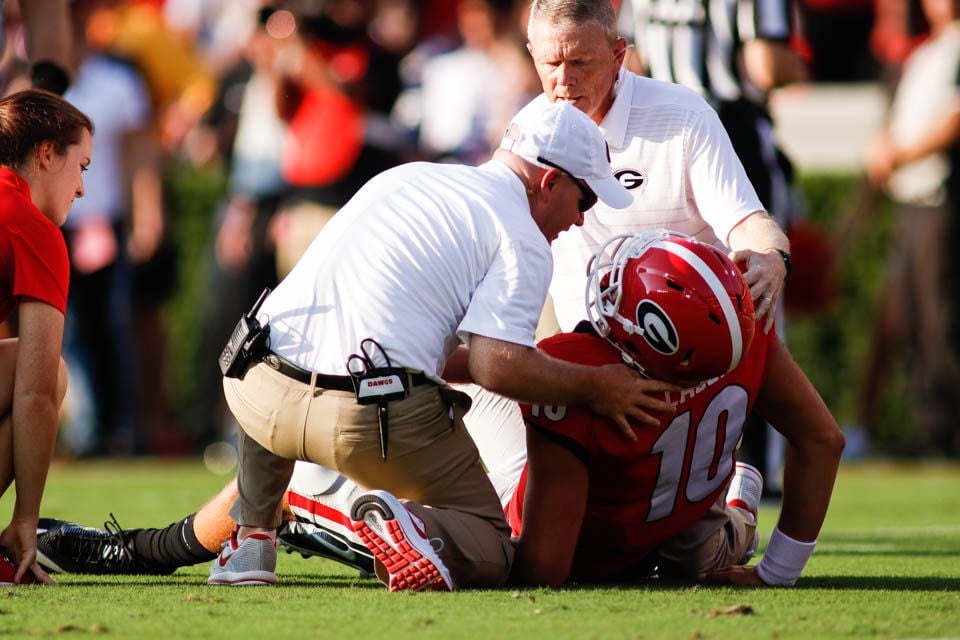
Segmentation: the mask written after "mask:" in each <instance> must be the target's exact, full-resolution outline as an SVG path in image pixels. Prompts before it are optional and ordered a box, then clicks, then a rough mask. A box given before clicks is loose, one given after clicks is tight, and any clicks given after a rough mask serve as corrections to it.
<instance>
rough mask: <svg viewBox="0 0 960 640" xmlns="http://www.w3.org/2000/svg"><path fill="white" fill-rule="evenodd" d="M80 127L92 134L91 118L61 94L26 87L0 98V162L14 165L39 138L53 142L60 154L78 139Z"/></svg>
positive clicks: (22, 160) (33, 146)
mask: <svg viewBox="0 0 960 640" xmlns="http://www.w3.org/2000/svg"><path fill="white" fill-rule="evenodd" d="M83 129H86V130H87V131H89V132H90V134H91V135H93V122H92V121H91V120H90V118H89V117H87V116H86V115H85V114H84V113H83V112H81V111H80V110H79V109H77V108H76V107H75V106H73V105H72V104H70V103H69V102H67V101H66V100H64V99H63V98H61V97H60V96H58V95H56V94H54V93H50V92H49V91H43V90H42V89H27V90H26V91H19V92H17V93H14V94H11V95H9V96H7V97H5V98H3V99H0V166H3V167H9V168H11V169H16V168H18V167H20V166H21V165H22V164H23V163H24V162H26V161H27V159H28V157H29V156H30V154H31V153H33V151H34V149H36V148H37V146H38V145H40V143H42V142H48V141H49V142H52V143H53V148H54V151H56V152H57V153H58V154H60V155H63V154H64V153H66V152H67V147H69V146H70V145H72V144H77V143H78V142H80V136H81V132H82V130H83Z"/></svg>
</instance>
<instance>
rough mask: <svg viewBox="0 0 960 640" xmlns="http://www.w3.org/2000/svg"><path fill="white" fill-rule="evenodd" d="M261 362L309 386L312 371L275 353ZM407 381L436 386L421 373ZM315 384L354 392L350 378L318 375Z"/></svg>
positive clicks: (412, 375)
mask: <svg viewBox="0 0 960 640" xmlns="http://www.w3.org/2000/svg"><path fill="white" fill-rule="evenodd" d="M261 362H263V363H265V364H266V365H267V366H268V367H270V368H272V369H275V370H277V371H279V372H280V373H282V374H283V375H285V376H287V377H288V378H293V379H294V380H296V381H297V382H302V383H303V384H310V379H311V378H312V376H313V372H312V371H307V370H306V369H304V368H302V367H299V366H297V365H295V364H293V363H292V362H290V361H289V360H287V359H286V358H281V357H280V356H278V355H277V354H275V353H268V354H267V355H265V356H264V357H263V360H262V361H261ZM409 380H410V384H411V385H413V386H415V387H418V386H420V385H422V384H436V383H435V382H434V381H433V380H431V379H430V378H428V377H427V376H426V375H424V374H423V373H422V372H417V373H410V374H409ZM316 384H317V386H318V387H319V388H321V389H329V390H331V391H353V390H354V389H353V380H352V378H351V377H350V376H332V375H326V374H322V373H318V374H317V383H316Z"/></svg>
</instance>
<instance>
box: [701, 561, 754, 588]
mask: <svg viewBox="0 0 960 640" xmlns="http://www.w3.org/2000/svg"><path fill="white" fill-rule="evenodd" d="M697 582H700V583H703V584H729V585H733V586H735V587H765V586H767V583H766V582H764V581H763V580H761V579H760V574H758V573H757V567H756V565H753V566H748V565H745V564H740V565H734V566H732V567H724V568H722V569H714V570H713V571H708V572H706V573H701V574H700V575H698V576H697Z"/></svg>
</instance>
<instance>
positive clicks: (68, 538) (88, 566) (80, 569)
mask: <svg viewBox="0 0 960 640" xmlns="http://www.w3.org/2000/svg"><path fill="white" fill-rule="evenodd" d="M40 525H41V526H38V527H37V532H38V535H37V562H38V563H39V564H40V566H41V567H43V568H44V570H46V571H47V572H54V573H78V574H89V575H167V574H170V573H173V569H171V568H169V567H162V566H159V565H157V564H154V563H152V562H149V561H146V560H143V559H142V558H140V557H138V556H137V554H136V552H135V551H134V550H133V548H132V545H130V544H129V541H130V539H131V538H132V537H133V535H134V534H135V533H136V532H137V531H138V530H137V529H130V530H124V529H122V528H121V527H120V524H119V523H118V522H117V519H116V518H115V517H114V516H113V514H112V513H111V514H110V521H108V522H105V523H104V524H103V526H104V528H103V529H95V528H93V527H84V526H82V525H79V524H77V523H75V522H67V521H65V520H55V519H52V518H41V521H40ZM41 529H43V531H42V532H41Z"/></svg>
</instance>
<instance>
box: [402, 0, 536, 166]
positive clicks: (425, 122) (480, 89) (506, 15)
mask: <svg viewBox="0 0 960 640" xmlns="http://www.w3.org/2000/svg"><path fill="white" fill-rule="evenodd" d="M515 5H517V6H515ZM518 6H519V3H515V2H512V1H511V0H458V1H457V3H456V18H457V33H458V35H459V39H460V45H459V46H458V47H457V48H456V49H454V50H452V51H450V52H447V53H441V54H439V55H435V56H433V57H430V58H428V59H427V60H425V61H424V62H423V63H422V70H421V76H420V78H419V85H418V86H415V87H412V88H411V89H410V90H409V93H408V94H407V95H405V96H404V97H403V98H402V100H403V102H402V110H398V112H397V119H398V120H399V121H400V122H401V123H402V124H403V125H404V126H405V127H406V128H407V129H409V130H411V131H413V132H414V134H415V137H416V139H417V147H418V151H419V153H420V154H421V155H422V156H423V157H425V158H426V159H429V160H441V161H451V162H463V163H467V164H479V163H481V162H485V161H486V160H487V159H488V158H489V156H490V152H491V149H492V148H493V147H494V146H495V144H496V143H497V141H499V139H500V137H501V136H502V134H503V129H504V128H505V127H506V125H507V124H508V122H509V118H510V117H511V116H512V115H513V114H514V113H516V111H517V110H518V109H520V107H522V106H523V105H525V104H526V103H527V102H529V101H530V100H531V99H532V98H533V97H534V96H536V95H537V94H538V93H539V92H540V83H539V80H538V79H537V76H536V72H535V70H534V68H533V65H532V63H531V61H530V58H529V56H528V55H527V54H526V52H525V51H524V50H523V44H522V39H521V37H520V35H519V31H518V26H519V24H520V20H519V18H518V16H517V11H518Z"/></svg>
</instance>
